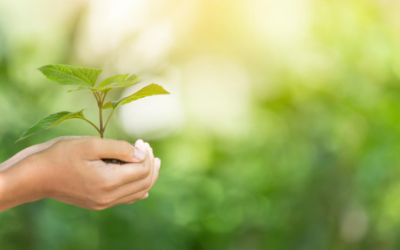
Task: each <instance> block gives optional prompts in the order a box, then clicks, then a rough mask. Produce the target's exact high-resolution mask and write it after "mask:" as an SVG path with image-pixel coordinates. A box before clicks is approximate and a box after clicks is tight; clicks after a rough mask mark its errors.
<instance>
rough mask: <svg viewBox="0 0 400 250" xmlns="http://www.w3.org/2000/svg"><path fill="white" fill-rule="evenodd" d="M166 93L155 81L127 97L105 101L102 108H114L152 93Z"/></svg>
mask: <svg viewBox="0 0 400 250" xmlns="http://www.w3.org/2000/svg"><path fill="white" fill-rule="evenodd" d="M166 94H169V92H168V91H166V90H165V89H164V88H163V87H161V86H160V85H157V84H155V83H152V84H150V85H148V86H146V87H144V88H142V89H141V90H139V91H138V92H136V93H134V94H132V95H130V96H128V97H125V98H122V99H121V100H119V101H113V102H108V103H106V104H105V105H104V106H103V109H108V108H113V109H116V108H118V107H119V106H121V105H124V104H127V103H130V102H133V101H136V100H138V99H140V98H143V97H147V96H152V95H166Z"/></svg>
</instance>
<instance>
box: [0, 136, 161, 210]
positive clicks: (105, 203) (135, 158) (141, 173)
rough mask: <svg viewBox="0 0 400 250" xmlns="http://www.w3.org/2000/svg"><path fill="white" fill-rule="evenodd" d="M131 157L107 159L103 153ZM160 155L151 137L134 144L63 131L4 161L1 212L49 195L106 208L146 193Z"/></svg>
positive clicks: (0, 168)
mask: <svg viewBox="0 0 400 250" xmlns="http://www.w3.org/2000/svg"><path fill="white" fill-rule="evenodd" d="M104 158H112V159H118V160H121V161H124V162H127V163H126V164H123V165H115V164H106V163H104V162H103V161H102V160H101V159H104ZM160 165H161V161H160V159H158V158H154V155H153V150H152V149H151V147H150V145H149V144H148V143H145V142H143V141H142V140H138V141H137V142H136V143H135V146H133V145H131V144H129V143H127V142H125V141H118V140H111V139H102V138H99V137H94V136H91V137H60V138H57V139H54V140H51V141H49V142H46V143H43V144H39V145H35V146H32V147H29V148H26V149H25V150H23V151H21V152H19V153H18V154H16V155H15V156H13V157H12V158H10V159H9V160H7V161H6V162H4V163H2V164H0V212H1V211H4V210H6V209H9V208H11V207H15V206H18V205H20V204H24V203H27V202H34V201H37V200H40V199H43V198H51V199H55V200H58V201H61V202H64V203H68V204H72V205H75V206H79V207H82V208H86V209H93V210H103V209H106V208H109V207H112V206H116V205H120V204H131V203H133V202H135V201H137V200H140V199H144V198H147V197H148V191H149V190H150V189H151V188H152V187H153V185H154V184H155V182H156V181H157V179H158V172H159V169H160Z"/></svg>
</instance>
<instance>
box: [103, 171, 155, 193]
mask: <svg viewBox="0 0 400 250" xmlns="http://www.w3.org/2000/svg"><path fill="white" fill-rule="evenodd" d="M103 164H105V163H103ZM103 170H104V176H105V179H106V180H107V182H108V183H109V184H110V185H109V186H111V187H113V188H110V189H111V190H110V191H113V192H114V191H117V190H118V189H119V188H121V187H123V186H124V185H129V184H131V183H135V182H138V181H140V180H144V181H145V180H146V179H147V178H150V169H149V168H146V167H145V166H143V164H142V163H127V164H122V165H119V164H107V167H106V168H104V169H103ZM120 196H121V195H118V197H120Z"/></svg>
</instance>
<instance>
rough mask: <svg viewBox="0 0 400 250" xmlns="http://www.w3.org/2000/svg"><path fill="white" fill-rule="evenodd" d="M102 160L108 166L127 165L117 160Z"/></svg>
mask: <svg viewBox="0 0 400 250" xmlns="http://www.w3.org/2000/svg"><path fill="white" fill-rule="evenodd" d="M102 160H103V161H104V162H105V163H107V164H119V165H122V164H125V163H126V162H124V161H120V160H117V159H102Z"/></svg>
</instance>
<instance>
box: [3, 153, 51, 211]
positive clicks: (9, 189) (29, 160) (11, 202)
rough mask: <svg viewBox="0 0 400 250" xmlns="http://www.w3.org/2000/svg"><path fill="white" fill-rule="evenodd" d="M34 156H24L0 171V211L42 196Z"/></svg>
mask: <svg viewBox="0 0 400 250" xmlns="http://www.w3.org/2000/svg"><path fill="white" fill-rule="evenodd" d="M35 158H36V157H31V156H29V157H26V158H25V159H23V160H21V161H19V162H18V163H16V164H14V165H12V166H10V167H9V168H7V169H5V170H3V171H0V211H4V210H6V209H8V208H11V207H15V206H18V205H21V204H24V203H28V202H33V201H37V200H40V199H42V198H43V197H44V196H43V194H42V192H41V188H40V186H38V183H40V181H38V180H37V174H35V171H34V168H36V167H38V166H37V165H36V164H37V162H36V161H37V160H36V159H35Z"/></svg>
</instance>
